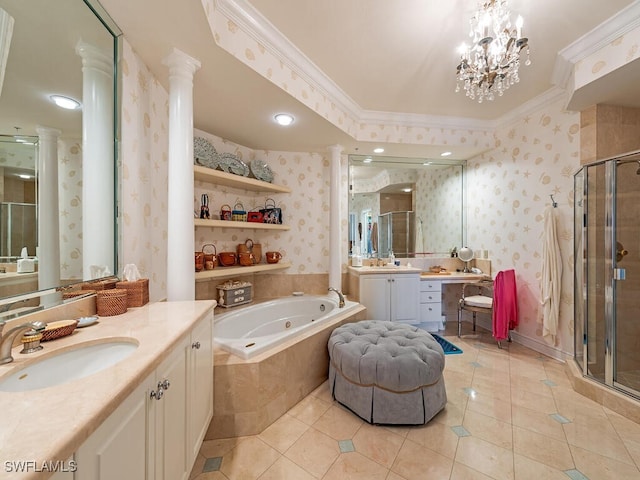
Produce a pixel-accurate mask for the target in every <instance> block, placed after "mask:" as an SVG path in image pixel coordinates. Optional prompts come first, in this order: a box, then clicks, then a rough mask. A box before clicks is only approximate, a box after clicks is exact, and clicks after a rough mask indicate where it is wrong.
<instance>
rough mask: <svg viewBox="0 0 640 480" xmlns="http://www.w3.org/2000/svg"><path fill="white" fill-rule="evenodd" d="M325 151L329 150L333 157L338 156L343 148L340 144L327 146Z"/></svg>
mask: <svg viewBox="0 0 640 480" xmlns="http://www.w3.org/2000/svg"><path fill="white" fill-rule="evenodd" d="M327 150H329V151H330V152H331V153H332V154H333V155H340V154H341V153H342V151H343V150H344V147H343V146H342V145H340V144H335V145H329V146H328V147H327Z"/></svg>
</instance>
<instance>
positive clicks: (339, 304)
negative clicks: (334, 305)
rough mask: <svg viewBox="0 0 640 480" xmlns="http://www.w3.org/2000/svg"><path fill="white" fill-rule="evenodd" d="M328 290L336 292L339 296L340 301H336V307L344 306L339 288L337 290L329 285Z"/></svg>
mask: <svg viewBox="0 0 640 480" xmlns="http://www.w3.org/2000/svg"><path fill="white" fill-rule="evenodd" d="M329 291H330V292H336V293H337V294H338V297H340V302H339V303H338V308H342V307H344V295H343V294H342V292H341V291H340V290H338V289H337V288H333V287H329Z"/></svg>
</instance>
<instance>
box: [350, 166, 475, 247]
mask: <svg viewBox="0 0 640 480" xmlns="http://www.w3.org/2000/svg"><path fill="white" fill-rule="evenodd" d="M465 166H466V161H464V160H446V159H438V160H433V159H420V158H406V157H383V156H375V155H349V254H350V255H354V254H356V255H357V254H359V255H362V256H364V257H368V256H378V257H383V258H386V257H388V256H389V253H390V251H393V254H394V255H395V257H399V258H406V257H416V256H422V255H424V254H436V255H448V254H449V253H450V252H451V250H452V249H453V248H454V247H457V248H460V246H462V245H463V244H464V232H465V216H464V202H465V197H464V190H465V189H464V169H465Z"/></svg>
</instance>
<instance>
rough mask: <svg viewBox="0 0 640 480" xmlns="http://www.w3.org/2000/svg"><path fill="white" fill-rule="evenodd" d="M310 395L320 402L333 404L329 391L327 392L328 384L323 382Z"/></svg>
mask: <svg viewBox="0 0 640 480" xmlns="http://www.w3.org/2000/svg"><path fill="white" fill-rule="evenodd" d="M311 395H313V396H314V397H316V398H317V399H319V400H322V401H324V402H327V403H331V404H333V403H334V400H333V397H332V396H331V390H329V382H328V381H327V382H323V383H322V385H320V386H319V387H318V388H316V389H315V390H314V391H313V392H311Z"/></svg>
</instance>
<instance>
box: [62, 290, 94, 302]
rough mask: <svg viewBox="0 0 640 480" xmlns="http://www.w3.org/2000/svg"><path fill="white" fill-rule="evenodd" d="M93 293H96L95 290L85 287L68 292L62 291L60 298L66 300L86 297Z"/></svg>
mask: <svg viewBox="0 0 640 480" xmlns="http://www.w3.org/2000/svg"><path fill="white" fill-rule="evenodd" d="M95 293H96V291H95V290H87V289H81V290H69V291H68V292H62V299H63V300H68V299H70V298H77V297H86V296H89V295H91V294H95Z"/></svg>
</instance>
